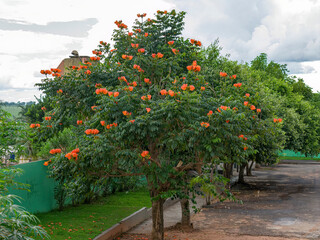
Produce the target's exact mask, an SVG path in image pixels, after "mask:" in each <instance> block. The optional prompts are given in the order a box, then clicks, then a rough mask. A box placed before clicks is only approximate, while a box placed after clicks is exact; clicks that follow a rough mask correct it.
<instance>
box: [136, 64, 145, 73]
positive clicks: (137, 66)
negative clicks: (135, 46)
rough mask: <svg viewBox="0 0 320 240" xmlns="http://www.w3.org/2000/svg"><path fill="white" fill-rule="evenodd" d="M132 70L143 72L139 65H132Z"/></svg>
mask: <svg viewBox="0 0 320 240" xmlns="http://www.w3.org/2000/svg"><path fill="white" fill-rule="evenodd" d="M133 69H136V70H138V72H144V70H143V69H142V68H141V67H140V66H139V65H137V64H134V65H133Z"/></svg>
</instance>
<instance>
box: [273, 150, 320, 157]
mask: <svg viewBox="0 0 320 240" xmlns="http://www.w3.org/2000/svg"><path fill="white" fill-rule="evenodd" d="M279 156H285V157H306V156H305V155H304V154H301V153H300V152H297V153H295V152H294V151H291V150H283V151H282V152H281V153H279ZM312 157H313V158H319V159H320V154H319V155H317V156H312Z"/></svg>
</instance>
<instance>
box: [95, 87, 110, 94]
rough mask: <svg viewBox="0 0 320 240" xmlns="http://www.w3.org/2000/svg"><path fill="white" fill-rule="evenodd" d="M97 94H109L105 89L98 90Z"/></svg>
mask: <svg viewBox="0 0 320 240" xmlns="http://www.w3.org/2000/svg"><path fill="white" fill-rule="evenodd" d="M96 94H98V95H99V94H108V90H107V89H105V88H98V89H96Z"/></svg>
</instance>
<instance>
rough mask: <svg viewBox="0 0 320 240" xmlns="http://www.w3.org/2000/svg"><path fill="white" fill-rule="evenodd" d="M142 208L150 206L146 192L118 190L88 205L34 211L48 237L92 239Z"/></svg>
mask: <svg viewBox="0 0 320 240" xmlns="http://www.w3.org/2000/svg"><path fill="white" fill-rule="evenodd" d="M142 207H151V201H150V197H149V193H148V192H147V191H142V190H141V191H136V192H128V193H125V192H121V193H115V194H114V195H110V196H107V197H105V198H101V199H99V200H97V201H96V202H94V203H92V204H82V205H79V206H76V207H71V206H70V207H67V208H65V209H64V210H63V211H61V212H60V211H52V212H49V213H41V214H36V215H37V217H38V218H39V219H40V221H41V226H43V228H44V229H45V230H46V231H47V232H48V234H49V235H50V236H51V239H54V240H60V239H61V240H65V239H77V240H84V239H93V238H94V237H96V236H97V235H99V234H100V233H101V232H103V231H105V230H106V229H108V228H110V227H111V226H113V225H114V224H116V223H118V222H119V221H120V220H122V219H123V218H125V217H127V216H129V215H130V214H132V213H134V212H135V211H137V210H139V209H141V208H142Z"/></svg>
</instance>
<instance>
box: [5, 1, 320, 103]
mask: <svg viewBox="0 0 320 240" xmlns="http://www.w3.org/2000/svg"><path fill="white" fill-rule="evenodd" d="M158 9H160V10H171V9H177V10H183V11H186V12H187V16H186V24H185V30H184V36H185V37H190V38H191V37H192V38H196V39H199V40H200V41H202V42H203V44H204V45H205V46H208V45H209V44H210V43H212V42H213V41H214V40H215V39H217V38H219V40H220V45H221V46H222V47H223V53H224V54H226V53H230V54H231V59H233V60H238V61H245V62H250V61H251V60H252V59H253V58H255V57H256V56H257V55H259V54H260V53H262V52H265V53H267V54H268V58H269V60H274V61H276V62H279V63H281V64H287V65H288V69H289V70H290V74H294V75H296V76H298V77H302V78H303V79H304V80H305V82H306V83H307V84H308V85H309V86H311V87H312V88H313V91H314V92H317V91H320V0H303V1H302V0H263V1H261V0H197V1H195V0H157V1H155V0H153V1H152V0H135V1H132V0H122V1H107V0H91V1H87V0H77V1H75V0H55V1H49V0H0V100H3V101H15V102H17V101H33V100H35V98H34V95H36V96H37V97H38V96H39V95H40V92H39V91H37V89H36V88H35V87H34V84H35V83H37V82H40V80H41V75H40V73H39V71H40V70H41V69H48V68H51V67H57V66H58V65H59V63H60V62H61V60H63V59H64V58H67V57H68V56H69V55H70V53H71V51H72V50H74V49H76V50H78V51H79V53H80V55H91V50H92V49H94V48H95V47H96V46H97V44H98V42H99V41H100V40H104V41H107V42H110V37H111V34H112V30H113V29H114V27H115V25H114V21H115V20H120V19H122V20H123V21H124V22H125V23H126V24H127V25H128V26H130V25H131V24H132V23H133V21H134V20H135V18H136V13H144V12H146V13H147V14H148V17H152V16H153V14H154V13H155V12H156V11H157V10H158Z"/></svg>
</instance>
